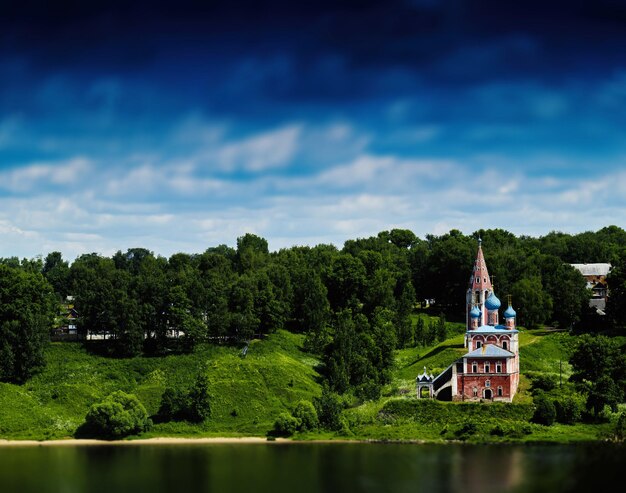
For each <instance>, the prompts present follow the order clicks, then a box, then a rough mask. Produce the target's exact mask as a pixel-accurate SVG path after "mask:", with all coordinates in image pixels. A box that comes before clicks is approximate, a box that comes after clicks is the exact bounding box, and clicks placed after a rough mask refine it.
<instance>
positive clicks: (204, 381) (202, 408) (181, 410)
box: [157, 373, 211, 423]
mask: <svg viewBox="0 0 626 493" xmlns="http://www.w3.org/2000/svg"><path fill="white" fill-rule="evenodd" d="M157 416H158V417H159V420H160V421H182V420H186V421H192V422H194V423H201V422H203V421H205V420H206V419H208V418H209V417H210V416H211V395H210V394H209V381H208V378H207V377H206V375H204V374H203V373H200V374H198V376H197V377H196V381H195V383H194V384H193V386H192V387H191V389H189V390H188V391H185V390H181V389H174V388H171V387H168V388H166V389H165V391H164V392H163V395H162V396H161V405H160V406H159V411H158V413H157Z"/></svg>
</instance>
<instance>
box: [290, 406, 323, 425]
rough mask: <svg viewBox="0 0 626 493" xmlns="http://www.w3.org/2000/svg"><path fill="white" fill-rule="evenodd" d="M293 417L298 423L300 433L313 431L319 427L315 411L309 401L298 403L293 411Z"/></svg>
mask: <svg viewBox="0 0 626 493" xmlns="http://www.w3.org/2000/svg"><path fill="white" fill-rule="evenodd" d="M293 417H294V418H296V419H298V420H299V421H300V426H299V429H300V431H311V430H315V429H317V427H318V426H319V418H318V417H317V411H316V410H315V406H314V405H313V403H312V402H310V401H304V400H301V401H299V402H298V403H297V404H296V407H295V409H294V410H293Z"/></svg>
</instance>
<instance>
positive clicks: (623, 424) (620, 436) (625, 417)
mask: <svg viewBox="0 0 626 493" xmlns="http://www.w3.org/2000/svg"><path fill="white" fill-rule="evenodd" d="M613 436H614V437H615V440H617V441H620V442H622V441H624V439H626V411H622V412H621V413H619V415H618V417H617V422H616V423H615V429H614V431H613Z"/></svg>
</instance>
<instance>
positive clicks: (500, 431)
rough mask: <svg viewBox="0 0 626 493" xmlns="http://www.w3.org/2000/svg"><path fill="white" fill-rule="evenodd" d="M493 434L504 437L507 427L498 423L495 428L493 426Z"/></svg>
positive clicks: (491, 432)
mask: <svg viewBox="0 0 626 493" xmlns="http://www.w3.org/2000/svg"><path fill="white" fill-rule="evenodd" d="M489 433H490V434H491V435H493V436H496V437H503V436H504V435H505V433H506V432H505V429H504V428H503V427H502V425H499V424H498V425H496V426H494V427H493V428H491V431H490V432H489Z"/></svg>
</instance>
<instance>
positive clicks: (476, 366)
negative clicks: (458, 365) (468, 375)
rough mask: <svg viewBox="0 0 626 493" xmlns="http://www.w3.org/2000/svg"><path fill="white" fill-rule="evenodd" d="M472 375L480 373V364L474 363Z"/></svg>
mask: <svg viewBox="0 0 626 493" xmlns="http://www.w3.org/2000/svg"><path fill="white" fill-rule="evenodd" d="M472 373H478V364H477V363H476V362H474V363H472Z"/></svg>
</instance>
